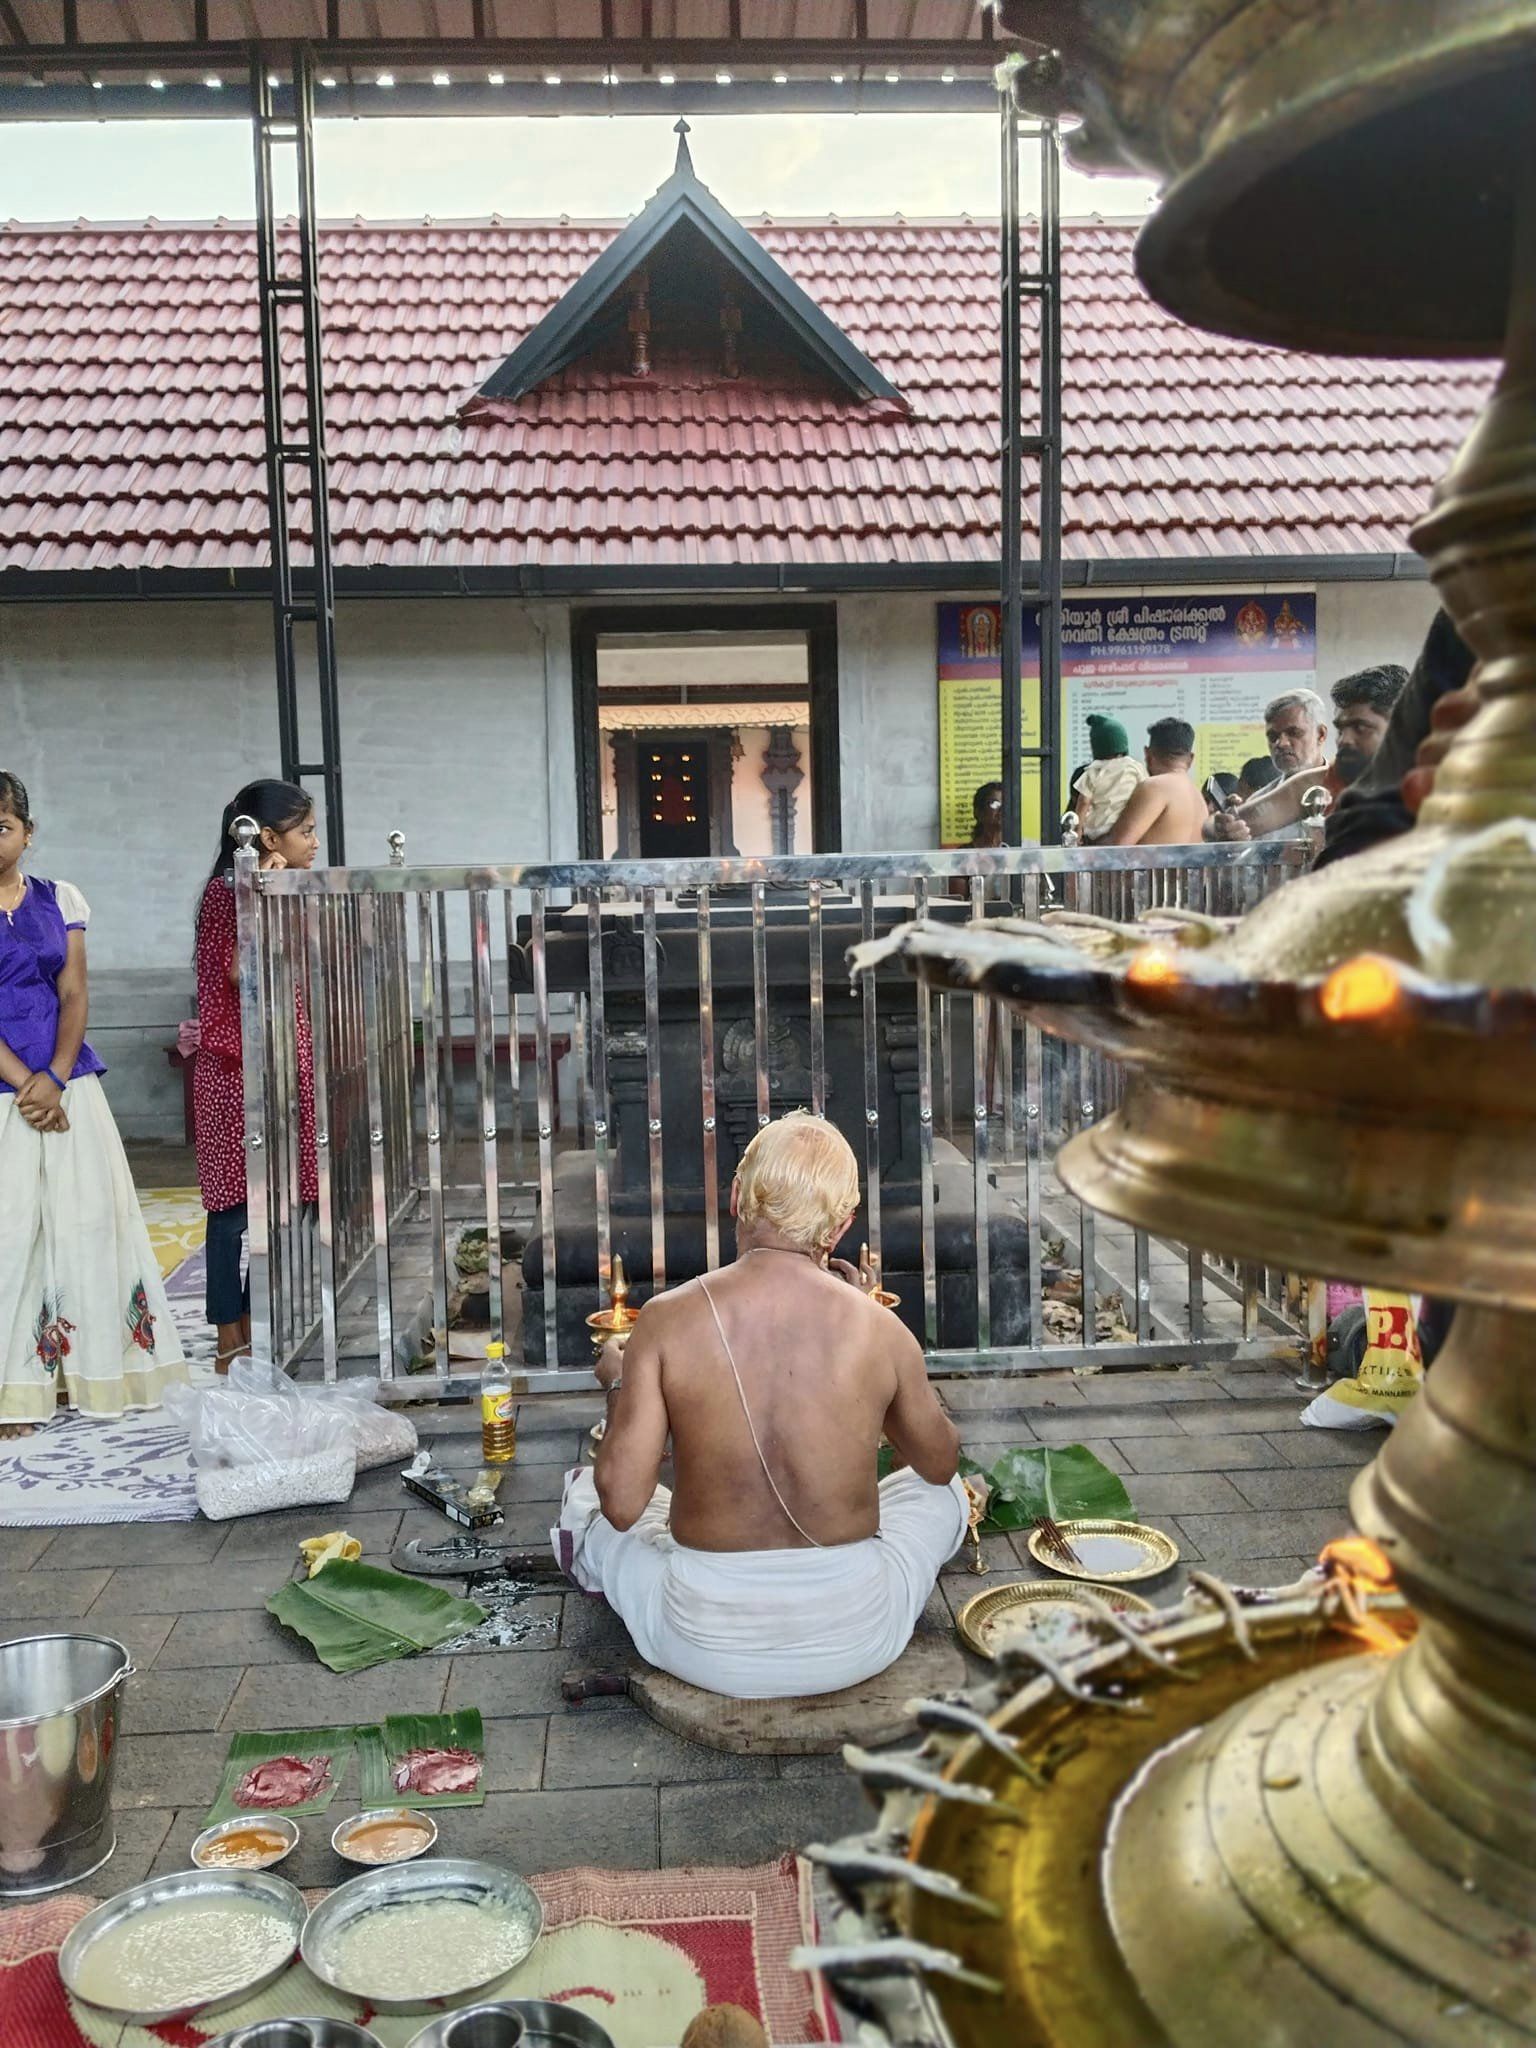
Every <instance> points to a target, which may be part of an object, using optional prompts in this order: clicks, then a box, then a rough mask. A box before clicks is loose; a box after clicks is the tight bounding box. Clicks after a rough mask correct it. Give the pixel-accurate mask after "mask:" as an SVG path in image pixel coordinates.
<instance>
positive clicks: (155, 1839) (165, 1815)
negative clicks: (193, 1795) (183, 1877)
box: [80, 1801, 183, 1898]
mask: <svg viewBox="0 0 1536 2048" xmlns="http://www.w3.org/2000/svg"><path fill="white" fill-rule="evenodd" d="M113 1819H114V1821H115V1822H116V1832H117V1847H116V1849H115V1850H114V1851H113V1852H112V1861H111V1862H110V1863H109V1864H108V1865H107V1867H106V1869H105V1870H99V1871H98V1872H97V1873H96V1875H95V1876H94V1877H93V1878H89V1879H87V1881H86V1883H85V1884H84V1885H82V1886H81V1887H80V1889H81V1890H82V1891H89V1892H91V1893H93V1894H94V1895H95V1896H96V1897H97V1898H106V1897H108V1896H110V1895H111V1894H112V1893H114V1892H124V1891H127V1890H128V1888H129V1886H130V1885H135V1884H142V1883H143V1882H144V1880H145V1878H147V1877H148V1876H149V1874H150V1872H151V1871H152V1870H153V1869H154V1867H155V1863H156V1860H157V1859H158V1857H159V1854H160V1848H161V1844H162V1843H163V1842H164V1840H165V1837H166V1833H167V1830H168V1829H169V1827H170V1825H171V1820H172V1815H171V1814H170V1813H169V1812H168V1811H167V1810H166V1809H165V1808H164V1807H142V1808H139V1809H137V1810H134V1809H131V1808H130V1809H129V1810H128V1811H127V1812H122V1811H120V1810H119V1809H118V1806H117V1803H116V1801H114V1802H113ZM172 1867H173V1868H180V1867H183V1866H179V1865H178V1866H172Z"/></svg>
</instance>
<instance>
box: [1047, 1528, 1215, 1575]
mask: <svg viewBox="0 0 1536 2048" xmlns="http://www.w3.org/2000/svg"><path fill="white" fill-rule="evenodd" d="M1057 1526H1058V1527H1059V1529H1060V1530H1061V1533H1062V1535H1063V1536H1065V1537H1066V1539H1067V1541H1068V1542H1069V1543H1070V1544H1071V1546H1072V1548H1073V1549H1074V1550H1075V1551H1076V1552H1077V1554H1078V1555H1079V1557H1081V1558H1082V1560H1083V1561H1082V1563H1081V1564H1080V1565H1075V1564H1064V1563H1063V1562H1062V1560H1061V1559H1060V1558H1058V1557H1056V1556H1054V1555H1053V1554H1052V1552H1051V1551H1049V1550H1048V1549H1047V1548H1046V1547H1045V1544H1044V1542H1043V1540H1042V1539H1041V1535H1040V1531H1039V1530H1038V1529H1031V1530H1030V1532H1029V1554H1030V1556H1031V1557H1032V1558H1033V1559H1034V1560H1035V1563H1036V1564H1043V1565H1044V1566H1045V1568H1046V1570H1047V1571H1051V1572H1060V1573H1061V1574H1062V1576H1063V1577H1064V1578H1068V1579H1104V1580H1112V1581H1115V1582H1116V1583H1123V1582H1124V1581H1125V1580H1127V1579H1155V1578H1156V1577H1157V1575H1158V1573H1159V1572H1165V1571H1167V1569H1168V1567H1169V1566H1170V1565H1174V1564H1177V1563H1178V1561H1179V1546H1178V1545H1177V1544H1176V1543H1175V1542H1174V1540H1173V1538H1172V1537H1171V1536H1165V1535H1164V1534H1163V1532H1162V1530H1161V1529H1149V1528H1148V1527H1147V1525H1146V1524H1145V1522H1116V1521H1110V1520H1105V1519H1102V1518H1100V1517H1097V1516H1094V1517H1088V1518H1085V1519H1084V1520H1082V1521H1076V1522H1061V1523H1058V1524H1057ZM1111 1544H1113V1545H1115V1546H1116V1547H1115V1548H1114V1549H1111V1547H1110V1546H1111ZM1133 1553H1139V1558H1138V1557H1137V1556H1136V1555H1134V1554H1133ZM1116 1560H1119V1561H1118V1562H1116Z"/></svg>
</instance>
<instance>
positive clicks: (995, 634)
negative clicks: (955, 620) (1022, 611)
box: [960, 604, 1002, 661]
mask: <svg viewBox="0 0 1536 2048" xmlns="http://www.w3.org/2000/svg"><path fill="white" fill-rule="evenodd" d="M1000 625H1001V619H1000V614H999V611H998V607H997V606H996V605H995V604H976V605H972V606H971V607H970V608H969V609H968V610H966V611H963V612H962V613H961V614H960V653H961V656H962V658H963V659H964V660H966V661H995V660H996V659H997V655H998V649H999V643H1000V642H1001V640H1002V633H1001V630H1000Z"/></svg>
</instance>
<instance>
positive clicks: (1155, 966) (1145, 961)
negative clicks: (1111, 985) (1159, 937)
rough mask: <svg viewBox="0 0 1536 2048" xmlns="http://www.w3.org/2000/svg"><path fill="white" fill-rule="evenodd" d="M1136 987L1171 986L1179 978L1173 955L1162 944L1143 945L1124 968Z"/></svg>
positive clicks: (1127, 978)
mask: <svg viewBox="0 0 1536 2048" xmlns="http://www.w3.org/2000/svg"><path fill="white" fill-rule="evenodd" d="M1125 978H1126V980H1127V981H1129V982H1134V983H1135V985H1136V987H1137V988H1172V987H1173V985H1174V983H1175V982H1176V981H1177V980H1178V979H1179V970H1178V967H1177V965H1176V964H1175V962H1174V958H1173V955H1172V954H1171V953H1170V952H1168V951H1167V950H1166V948H1165V947H1162V946H1143V947H1142V949H1141V951H1140V952H1139V953H1137V954H1136V955H1135V956H1134V957H1133V958H1132V960H1131V963H1130V965H1129V966H1128V967H1127V968H1126V970H1125Z"/></svg>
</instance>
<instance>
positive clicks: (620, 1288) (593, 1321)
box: [587, 1253, 640, 1351]
mask: <svg viewBox="0 0 1536 2048" xmlns="http://www.w3.org/2000/svg"><path fill="white" fill-rule="evenodd" d="M639 1320H640V1311H639V1309H637V1308H631V1307H630V1305H629V1281H628V1279H627V1278H626V1277H625V1273H624V1261H623V1260H622V1259H621V1258H620V1257H619V1255H618V1254H617V1253H615V1254H614V1259H613V1272H612V1275H611V1277H610V1279H609V1282H608V1306H607V1307H606V1308H600V1309H598V1310H596V1311H595V1313H594V1314H592V1315H590V1316H588V1317H587V1328H588V1329H589V1330H590V1331H591V1332H592V1348H593V1350H594V1351H601V1350H602V1348H603V1346H604V1345H605V1344H606V1343H607V1342H608V1341H609V1339H610V1338H613V1337H627V1336H628V1335H629V1333H630V1331H631V1330H632V1329H633V1328H634V1327H635V1324H636V1323H637V1322H638V1321H639Z"/></svg>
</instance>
